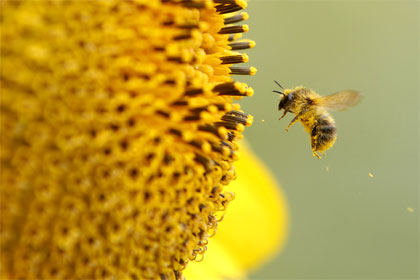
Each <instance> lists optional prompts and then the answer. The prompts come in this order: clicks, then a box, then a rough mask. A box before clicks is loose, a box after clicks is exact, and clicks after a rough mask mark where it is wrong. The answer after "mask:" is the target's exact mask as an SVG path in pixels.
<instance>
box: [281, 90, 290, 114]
mask: <svg viewBox="0 0 420 280" xmlns="http://www.w3.org/2000/svg"><path fill="white" fill-rule="evenodd" d="M293 97H294V92H288V93H283V97H282V98H281V99H280V103H279V110H281V109H284V110H286V111H288V110H289V108H290V106H291V104H292V102H293Z"/></svg>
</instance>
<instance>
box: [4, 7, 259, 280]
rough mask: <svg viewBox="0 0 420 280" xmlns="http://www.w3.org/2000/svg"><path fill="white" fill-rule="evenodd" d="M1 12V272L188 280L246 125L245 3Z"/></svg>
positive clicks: (223, 196)
mask: <svg viewBox="0 0 420 280" xmlns="http://www.w3.org/2000/svg"><path fill="white" fill-rule="evenodd" d="M0 5H1V6H0V13H1V14H0V28H1V38H0V39H1V57H0V58H1V65H0V71H1V72H0V79H1V99H0V108H1V120H0V122H1V126H0V127H1V145H0V160H1V171H0V184H1V185H0V198H1V221H0V249H1V258H0V267H1V268H0V269H1V271H0V276H1V277H2V278H9V279H10V278H24V279H52V278H57V279H70V278H85V279H86V278H101V279H103V278H115V277H117V278H120V279H126V278H131V279H156V278H161V279H174V278H181V277H182V271H183V270H184V268H185V267H186V265H187V264H188V263H189V262H190V261H191V260H195V259H196V258H201V255H202V254H204V252H205V250H206V245H207V242H208V238H209V237H210V236H211V235H212V234H213V233H214V232H215V230H216V226H217V224H218V220H219V217H221V214H220V212H222V211H224V209H225V208H226V206H227V205H228V204H229V202H230V201H231V200H232V198H233V195H232V193H231V192H227V191H225V190H224V186H225V185H227V184H228V183H229V182H230V181H231V180H232V179H233V178H234V177H235V173H234V168H233V162H234V161H235V160H236V159H237V158H238V143H237V142H238V140H239V139H240V138H241V133H242V131H243V130H244V127H245V126H249V125H251V123H252V117H251V116H249V115H247V114H245V113H244V112H242V111H241V110H240V107H239V105H237V104H233V99H235V98H236V99H238V98H241V97H243V96H250V95H252V94H253V90H252V89H251V88H249V87H248V86H247V85H246V84H243V83H239V82H234V81H233V80H232V78H231V74H251V75H252V74H255V72H256V70H255V68H253V67H238V66H232V64H236V63H241V62H247V61H248V56H247V55H246V54H241V53H238V52H236V51H237V50H240V49H246V48H250V47H253V46H254V44H255V43H254V42H253V41H248V40H238V39H239V38H240V34H241V33H243V32H246V31H247V30H248V26H247V25H238V24H236V23H237V22H239V21H242V20H245V19H247V17H248V16H247V14H246V13H236V12H238V11H240V10H241V9H243V8H244V7H245V6H246V3H245V2H244V1H242V0H214V1H207V0H196V1H194V0H184V1H176V0H173V1H170V0H166V1H164V0H159V1H158V0H155V1H153V0H147V1H145V0H136V1H123V0H97V1H66V0H62V1H60V0H54V1H33V0H22V1H15V0H3V1H1V2H0Z"/></svg>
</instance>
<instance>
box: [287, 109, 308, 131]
mask: <svg viewBox="0 0 420 280" xmlns="http://www.w3.org/2000/svg"><path fill="white" fill-rule="evenodd" d="M305 112H306V109H303V110H302V111H300V112H299V114H297V115H296V117H294V118H293V120H292V121H291V122H290V123H289V125H288V126H287V128H286V131H289V128H290V127H291V126H292V125H294V124H295V123H296V122H297V121H298V120H299V117H300V116H302V115H303V113H305Z"/></svg>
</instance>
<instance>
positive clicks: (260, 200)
mask: <svg viewBox="0 0 420 280" xmlns="http://www.w3.org/2000/svg"><path fill="white" fill-rule="evenodd" d="M240 151H241V154H240V158H239V160H238V162H236V164H235V168H236V171H237V173H238V178H237V179H236V180H235V181H233V182H232V183H231V184H229V187H228V188H229V189H231V190H234V191H235V192H236V199H235V200H234V201H233V202H232V203H231V204H230V205H229V211H227V212H226V214H225V216H224V219H223V222H222V223H221V224H220V225H219V227H218V229H217V234H216V235H215V237H214V239H212V240H211V242H210V244H209V246H208V250H207V253H206V255H205V257H204V260H203V261H202V263H191V264H189V266H188V267H187V269H186V270H185V276H186V277H187V279H194V280H195V279H197V280H198V279H203V280H207V279H208V280H213V279H242V278H245V277H246V273H247V272H249V271H251V270H253V269H255V268H257V267H258V266H260V265H261V264H262V263H263V262H265V261H267V260H268V259H269V258H270V257H272V256H273V255H274V254H275V253H276V252H278V251H279V249H281V247H282V246H283V245H284V243H285V241H286V237H287V232H288V207H287V203H286V199H285V196H284V194H283V193H282V192H281V190H280V187H279V185H278V184H277V183H276V181H275V179H274V177H273V176H272V175H271V174H270V172H269V171H268V169H267V168H266V167H265V166H264V165H263V163H262V162H261V161H259V160H258V159H257V158H256V157H255V156H254V155H253V153H252V151H251V150H250V149H249V148H248V147H247V146H246V145H241V149H240ZM203 272H204V273H203ZM203 275H205V276H203Z"/></svg>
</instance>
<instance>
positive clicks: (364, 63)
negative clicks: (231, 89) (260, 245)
mask: <svg viewBox="0 0 420 280" xmlns="http://www.w3.org/2000/svg"><path fill="white" fill-rule="evenodd" d="M247 11H248V13H249V14H250V16H251V18H250V20H249V21H248V22H247V24H249V26H250V32H249V34H248V35H247V36H246V37H247V38H251V39H253V40H255V41H256V42H257V46H256V47H255V49H253V50H250V51H248V52H247V53H248V54H249V56H250V64H251V65H253V66H256V67H257V68H258V70H259V71H258V73H257V75H256V76H254V77H250V78H242V79H240V80H242V81H245V82H247V83H248V84H249V85H251V86H252V87H253V88H254V90H255V95H254V96H253V98H247V99H244V100H242V101H241V104H242V107H243V109H244V110H245V111H246V112H248V113H251V114H253V115H254V125H253V126H252V127H251V128H249V129H247V130H246V138H247V139H248V141H249V142H250V144H251V146H252V148H253V149H254V151H255V152H256V153H257V154H258V156H259V157H260V158H262V160H263V161H264V162H265V163H266V164H267V165H268V166H269V168H270V169H271V170H272V172H273V173H274V175H275V176H276V178H277V179H278V181H279V182H280V183H281V185H282V187H283V189H284V191H285V193H286V195H287V198H288V201H289V204H290V212H291V230H290V235H289V240H288V243H287V245H286V247H285V248H284V250H283V252H282V253H281V254H280V255H279V256H278V257H277V258H276V259H274V260H272V261H271V262H269V263H267V264H266V265H265V266H264V267H262V268H261V269H260V270H259V271H257V272H255V273H253V274H252V275H251V279H344V278H346V279H385V278H387V279H418V277H419V211H420V209H419V170H420V169H419V157H420V153H419V127H420V126H419V114H418V105H419V89H420V87H419V77H420V73H419V65H420V57H419V54H420V46H419V37H420V30H419V26H420V25H419V24H420V23H419V14H420V12H419V2H418V1H295V0H293V1H292V0H291V1H267V0H266V1H264V0H258V1H257V0H255V1H250V3H249V5H248V9H247ZM273 79H276V80H278V81H279V82H280V83H281V84H283V85H284V86H285V87H291V88H294V87H295V86H297V85H305V86H307V87H310V88H312V89H314V90H315V91H317V92H318V93H320V94H323V95H326V94H330V93H333V92H336V91H338V90H342V89H357V90H360V91H361V92H362V93H363V94H364V99H363V101H362V102H361V104H359V105H358V106H357V107H354V108H351V109H350V110H348V111H345V112H338V113H333V115H334V117H335V120H336V122H337V125H338V135H339V138H338V140H337V142H336V144H335V146H334V147H333V148H332V149H331V150H329V151H328V152H327V156H326V157H325V158H323V159H322V160H318V159H316V158H314V157H313V156H312V153H311V149H310V143H309V136H308V135H307V134H306V133H305V132H304V130H303V128H302V126H301V125H299V124H297V125H295V126H293V127H292V128H291V129H290V130H289V132H288V133H286V132H285V130H284V129H285V127H286V126H287V124H288V123H289V121H290V120H291V118H292V116H291V115H289V116H288V117H286V118H285V119H283V120H281V121H278V118H279V117H280V116H281V114H280V113H279V112H278V111H277V105H278V100H279V96H278V95H277V94H274V93H272V92H271V90H273V89H276V86H275V84H274V83H273ZM262 120H264V121H262ZM327 167H328V171H327V170H326V168H327ZM370 172H371V173H372V174H373V175H374V177H373V178H371V177H369V176H368V174H369V173H370ZM237 197H238V199H239V198H240V193H239V192H238V193H237ZM411 209H412V210H413V211H411Z"/></svg>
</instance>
